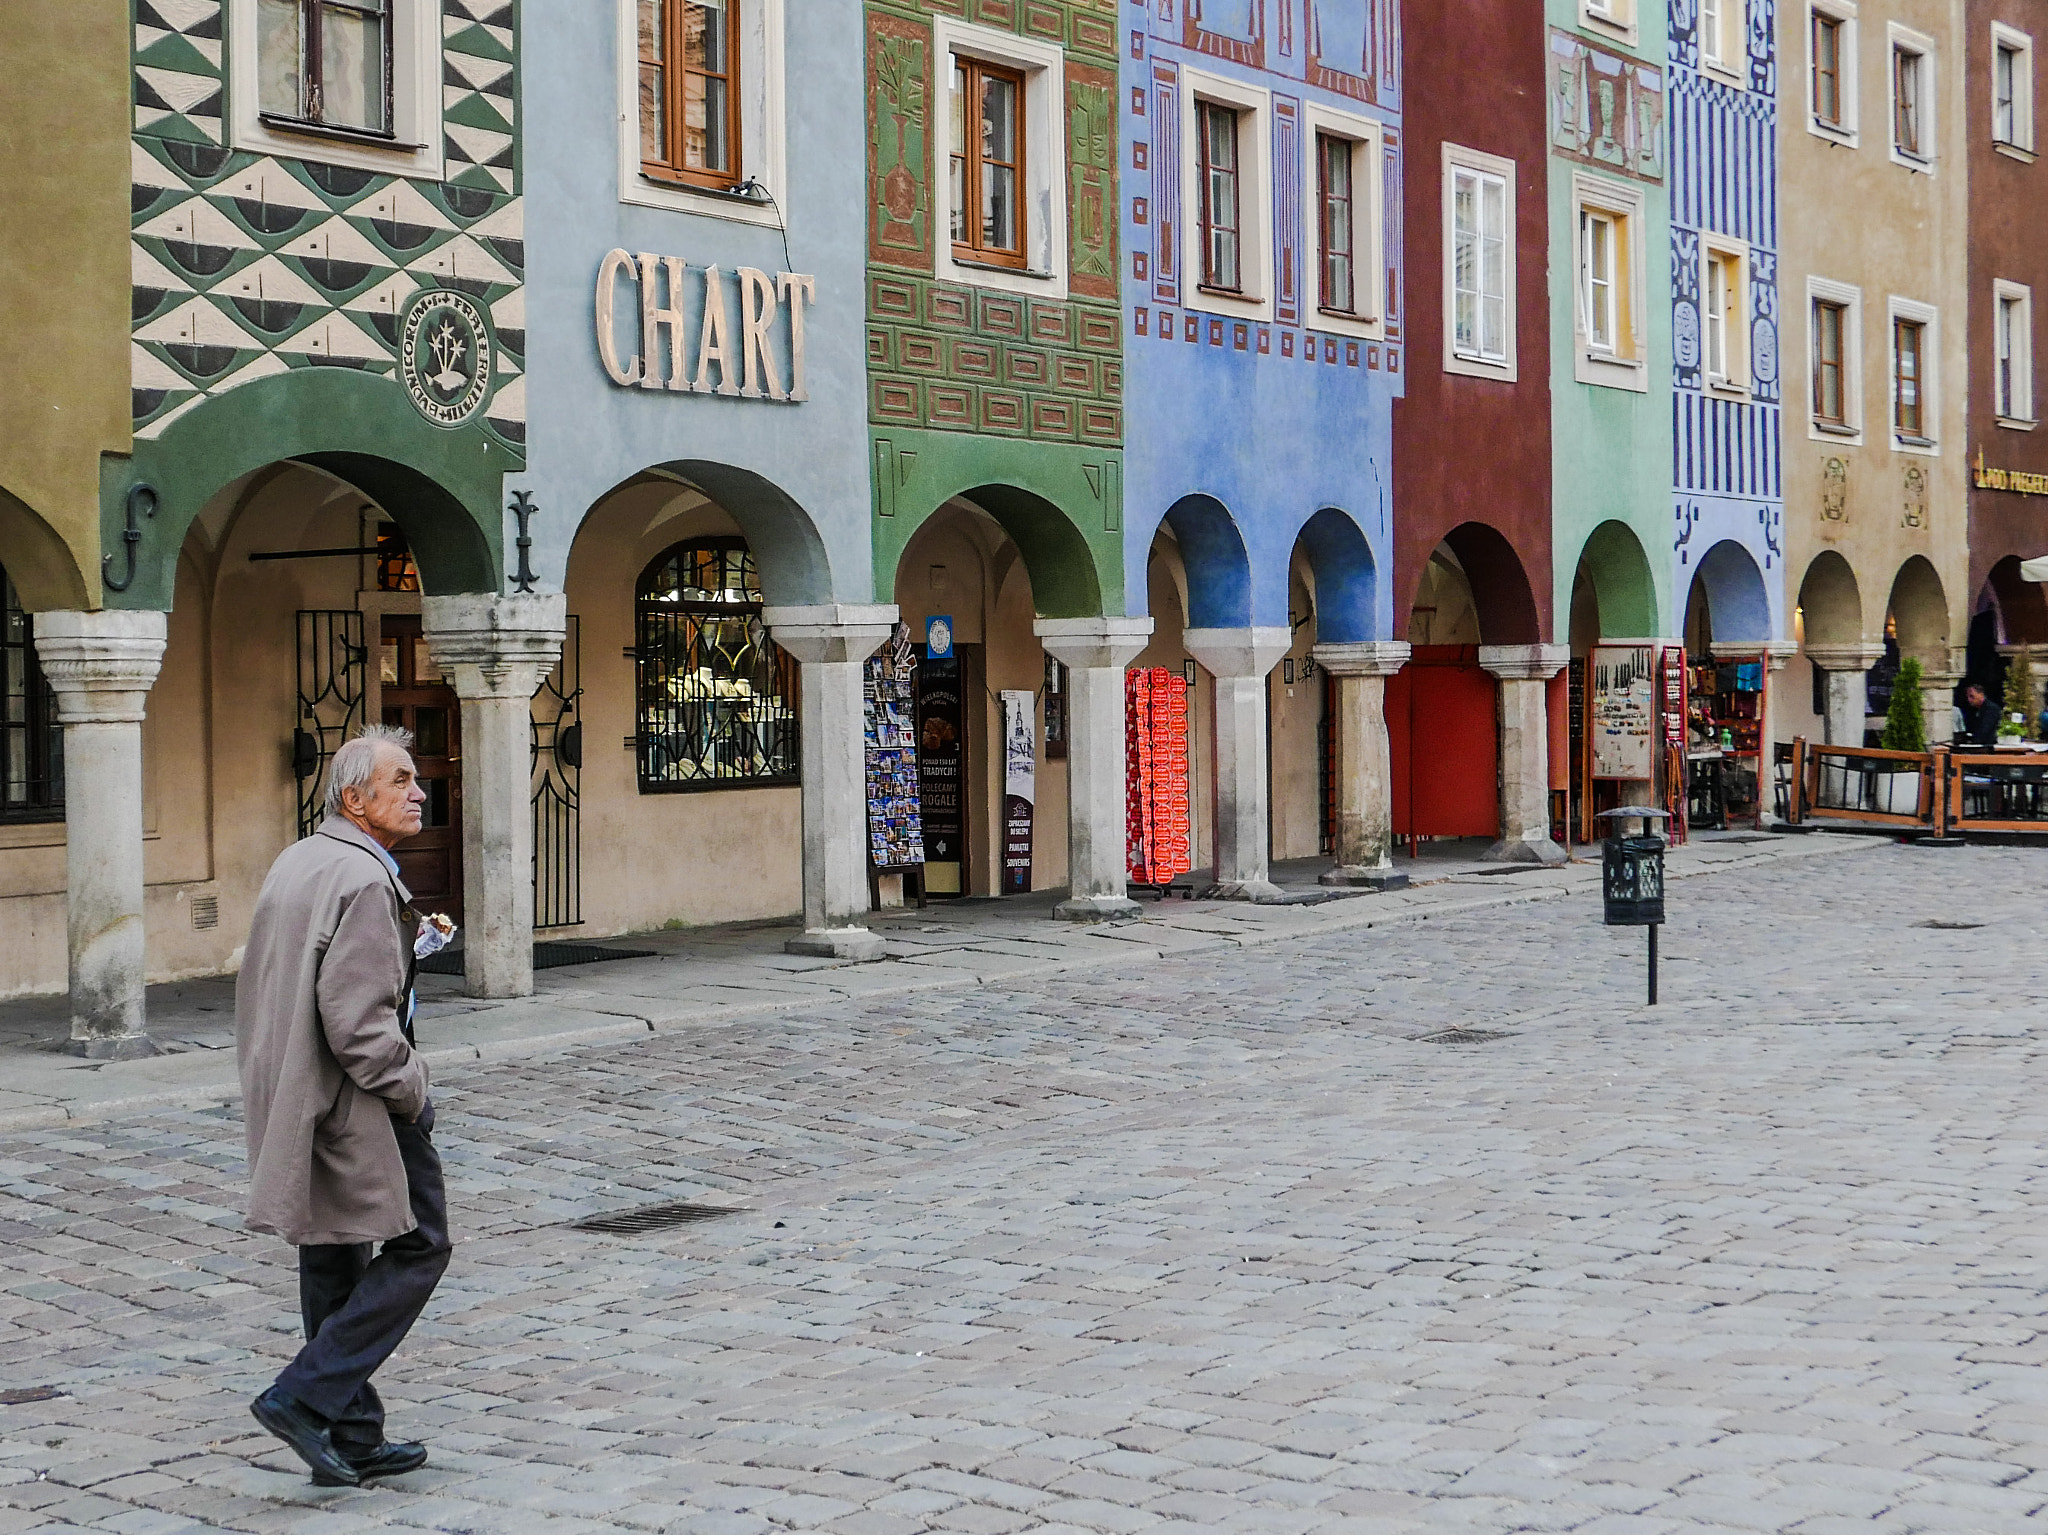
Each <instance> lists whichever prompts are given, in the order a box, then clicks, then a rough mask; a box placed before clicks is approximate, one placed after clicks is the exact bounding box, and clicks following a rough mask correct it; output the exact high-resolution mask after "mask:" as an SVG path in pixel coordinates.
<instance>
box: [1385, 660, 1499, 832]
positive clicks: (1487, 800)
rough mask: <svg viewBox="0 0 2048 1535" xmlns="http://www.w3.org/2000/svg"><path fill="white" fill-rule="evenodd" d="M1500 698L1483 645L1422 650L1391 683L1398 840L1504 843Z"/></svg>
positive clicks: (1391, 742) (1389, 709) (1389, 711)
mask: <svg viewBox="0 0 2048 1535" xmlns="http://www.w3.org/2000/svg"><path fill="white" fill-rule="evenodd" d="M1499 694H1500V684H1499V682H1498V681H1497V680H1496V679H1495V678H1494V677H1493V675H1492V674H1491V673H1489V672H1487V671H1485V670H1484V669H1483V668H1482V667H1481V666H1480V665H1479V648H1478V647H1477V646H1476V645H1417V646H1416V647H1415V649H1414V652H1413V653H1412V655H1411V656H1410V658H1409V661H1408V664H1407V665H1406V666H1404V667H1402V668H1401V670H1400V671H1398V672H1396V673H1395V674H1394V675H1393V676H1391V677H1389V678H1388V679H1387V744H1388V747H1389V751H1390V756H1391V758H1392V761H1391V767H1392V770H1393V775H1392V776H1393V801H1394V804H1393V810H1394V835H1396V836H1397V837H1409V836H1415V837H1498V836H1499V835H1500V721H1499V713H1498V710H1499Z"/></svg>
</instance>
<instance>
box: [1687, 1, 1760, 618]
mask: <svg viewBox="0 0 2048 1535" xmlns="http://www.w3.org/2000/svg"><path fill="white" fill-rule="evenodd" d="M1729 3H1740V0H1729ZM1778 4H1779V0H1748V3H1747V6H1746V10H1747V57H1746V60H1745V63H1746V65H1747V69H1746V73H1745V83H1744V85H1742V86H1740V87H1738V86H1735V85H1732V84H1729V83H1727V82H1726V81H1725V80H1724V79H1722V78H1720V77H1718V76H1715V75H1709V74H1707V73H1705V72H1704V71H1703V70H1702V69H1701V67H1700V51H1699V33H1698V15H1697V13H1698V9H1699V6H1698V0H1670V56H1669V58H1670V75H1669V94H1668V96H1667V97H1666V112H1667V121H1668V122H1669V123H1670V127H1671V155H1670V189H1671V308H1672V314H1671V320H1672V324H1671V352H1672V357H1671V382H1672V397H1671V449H1672V454H1671V473H1672V481H1671V483H1672V492H1673V497H1672V510H1673V528H1672V561H1673V569H1672V576H1673V580H1672V592H1673V596H1674V600H1675V601H1676V602H1677V603H1678V604H1679V606H1678V608H1677V612H1678V614H1680V615H1682V614H1683V613H1684V611H1685V608H1684V603H1685V601H1686V594H1687V593H1688V592H1689V591H1690V590H1691V588H1692V585H1693V582H1694V579H1695V578H1696V577H1700V576H1704V579H1705V581H1706V584H1707V592H1708V600H1709V603H1710V604H1711V607H1712V610H1713V616H1714V638H1715V639H1716V640H1765V639H1774V640H1775V639H1783V638H1785V637H1786V630H1787V621H1786V612H1785V598H1784V584H1785V583H1784V538H1783V529H1784V519H1785V491H1784V466H1783V454H1782V445H1781V438H1780V431H1781V424H1782V416H1783V401H1782V396H1781V385H1782V380H1781V377H1780V362H1781V355H1782V354H1781V330H1782V327H1781V324H1780V310H1779V295H1778V59H1777V41H1776V39H1777V16H1776V11H1777V6H1778ZM1705 234H1718V235H1725V236H1729V237H1732V238H1734V239H1737V240H1740V241H1742V242H1744V243H1745V244H1746V245H1747V246H1748V247H1749V313H1748V316H1747V320H1748V328H1749V362H1750V368H1749V371H1750V388H1749V393H1748V396H1747V397H1746V398H1740V399H1738V398H1733V397H1730V396H1727V395H1723V394H1715V393H1711V392H1709V391H1708V389H1707V387H1706V376H1705V366H1704V364H1705V359H1704V357H1703V356H1702V351H1703V345H1702V331H1703V320H1702V316H1703V313H1704V307H1703V300H1702V294H1701V291H1700V287H1701V277H1702V268H1701V255H1702V237H1703V235H1705ZM1723 543H1733V544H1736V545H1738V546H1739V547H1740V548H1741V549H1742V550H1743V551H1745V552H1746V553H1747V554H1748V556H1749V559H1748V560H1747V561H1745V560H1742V559H1740V558H1738V557H1734V551H1733V550H1728V551H1724V552H1723V553H1722V555H1721V556H1720V557H1718V558H1716V559H1715V560H1713V561H1712V562H1711V563H1709V562H1708V561H1707V555H1708V553H1709V551H1711V550H1713V549H1715V548H1716V546H1718V545H1720V544H1723Z"/></svg>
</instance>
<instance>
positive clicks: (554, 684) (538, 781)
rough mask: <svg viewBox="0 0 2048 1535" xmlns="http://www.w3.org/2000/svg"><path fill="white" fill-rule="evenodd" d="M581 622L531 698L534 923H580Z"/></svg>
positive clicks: (573, 623)
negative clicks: (538, 689)
mask: <svg viewBox="0 0 2048 1535" xmlns="http://www.w3.org/2000/svg"><path fill="white" fill-rule="evenodd" d="M582 652H583V645H582V623H581V621H580V620H579V619H577V618H576V616H575V615H574V614H571V615H570V617H569V632H568V635H567V637H566V638H565V639H564V640H563V641H562V658H561V660H559V661H557V662H556V663H555V669H554V670H553V671H552V672H550V673H549V674H548V676H547V678H546V680H545V681H543V682H542V683H541V685H540V691H538V692H537V693H535V694H534V695H533V769H532V772H533V777H532V784H533V925H534V927H535V928H550V927H574V926H575V925H576V924H577V923H579V922H581V921H582V920H583V839H582V819H581V813H580V797H581V787H582V781H583V714H582V708H583V654H582Z"/></svg>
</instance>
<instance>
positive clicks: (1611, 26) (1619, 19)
mask: <svg viewBox="0 0 2048 1535" xmlns="http://www.w3.org/2000/svg"><path fill="white" fill-rule="evenodd" d="M1636 3H1637V0H1579V25H1580V27H1582V28H1583V29H1584V30H1586V31H1588V32H1591V33H1594V34H1595V35H1596V36H1601V37H1611V38H1613V39H1615V40H1616V41H1617V42H1623V43H1627V44H1628V45H1629V46H1630V47H1634V46H1635V41H1636Z"/></svg>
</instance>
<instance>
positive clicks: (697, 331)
mask: <svg viewBox="0 0 2048 1535" xmlns="http://www.w3.org/2000/svg"><path fill="white" fill-rule="evenodd" d="M622 283H630V284H631V285H632V287H633V290H634V302H636V303H637V305H638V307H639V311H640V325H639V328H638V332H637V341H638V346H637V348H636V347H634V346H633V345H632V343H631V342H630V341H629V342H626V343H625V344H623V345H622V344H621V338H620V334H619V328H618V327H619V321H620V319H621V318H622V317H621V315H620V313H619V287H620V285H621V284H622ZM735 299H736V300H737V301H738V302H737V308H735V307H734V300H735ZM817 301H818V281H817V279H816V278H815V277H813V276H811V275H810V274H809V273H806V272H778V273H775V274H773V275H772V276H771V275H770V274H769V273H767V272H764V271H762V270H761V269H760V268H759V267H750V266H743V267H738V268H736V269H735V270H734V272H733V276H732V282H731V284H730V285H728V283H727V280H726V278H725V276H724V274H723V273H722V272H721V271H720V270H719V268H717V267H715V266H710V267H693V266H691V265H690V264H689V263H688V262H687V261H685V260H683V258H682V257H680V256H661V255H655V254H651V253H649V252H645V251H643V252H641V253H640V254H638V255H634V254H632V253H630V252H628V251H623V250H612V251H607V252H606V253H605V257H604V260H602V261H600V262H599V263H598V267H597V302H596V306H595V315H594V319H595V321H596V326H597V355H598V359H599V360H600V361H601V362H602V363H603V364H604V371H605V373H606V374H607V375H608V376H609V377H610V378H611V381H612V382H613V383H615V384H618V385H621V386H624V387H634V386H637V387H639V388H641V389H670V390H674V391H676V392H678V393H688V394H720V395H730V396H735V397H737V398H739V399H744V400H780V401H786V402H792V403H793V402H797V401H802V400H808V399H809V398H810V393H809V391H808V390H807V388H806V387H805V376H804V316H805V311H806V309H807V308H808V307H809V306H810V305H812V304H815V303H816V302H817ZM785 320H786V321H787V324H786V326H785V324H784V321H785ZM785 332H786V339H784V333H785ZM628 334H629V335H631V334H633V333H632V332H628ZM664 335H665V336H666V338H667V361H668V366H667V368H666V370H664V368H663V367H662V360H663V338H664ZM693 348H694V353H693ZM692 355H694V357H695V366H694V367H690V366H687V364H688V361H689V359H690V358H691V357H692ZM785 359H786V360H787V362H788V365H789V366H788V387H786V388H785V387H784V383H783V378H784V375H783V363H784V361H785Z"/></svg>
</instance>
